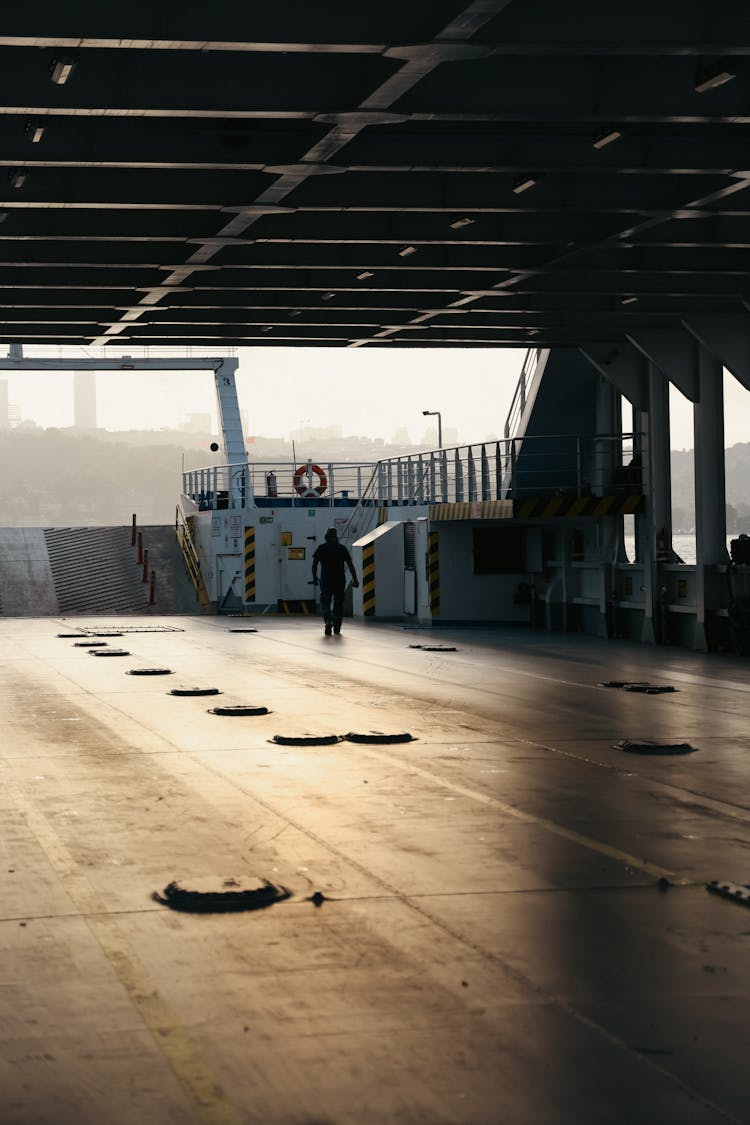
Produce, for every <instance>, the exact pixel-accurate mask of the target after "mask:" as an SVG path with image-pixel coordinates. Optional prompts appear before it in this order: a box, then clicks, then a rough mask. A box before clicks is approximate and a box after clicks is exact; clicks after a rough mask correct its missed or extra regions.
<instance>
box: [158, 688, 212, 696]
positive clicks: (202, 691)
mask: <svg viewBox="0 0 750 1125" xmlns="http://www.w3.org/2000/svg"><path fill="white" fill-rule="evenodd" d="M167 694H168V695H180V696H188V695H221V692H220V691H219V689H218V688H217V687H190V688H172V690H171V691H170V692H168V693H167Z"/></svg>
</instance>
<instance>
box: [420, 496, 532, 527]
mask: <svg viewBox="0 0 750 1125" xmlns="http://www.w3.org/2000/svg"><path fill="white" fill-rule="evenodd" d="M512 517H513V502H512V501H511V500H458V501H456V503H446V504H430V520H431V521H433V522H434V521H435V520H505V519H511V518H512Z"/></svg>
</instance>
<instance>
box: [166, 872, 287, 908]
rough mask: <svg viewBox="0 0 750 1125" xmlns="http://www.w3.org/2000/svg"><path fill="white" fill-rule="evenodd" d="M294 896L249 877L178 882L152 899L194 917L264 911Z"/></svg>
mask: <svg viewBox="0 0 750 1125" xmlns="http://www.w3.org/2000/svg"><path fill="white" fill-rule="evenodd" d="M290 896H291V891H289V890H287V888H286V887H283V886H281V885H277V884H275V883H271V882H270V881H269V880H268V879H253V878H247V877H245V876H243V877H238V878H228V879H198V880H197V881H196V882H195V883H192V884H190V885H186V884H185V883H184V882H177V881H176V880H175V881H173V882H171V883H168V884H167V886H166V887H165V888H164V891H163V893H162V894H159V892H158V891H154V893H153V894H152V896H151V897H152V898H153V899H154V901H155V902H159V903H161V905H162V906H168V907H170V908H171V909H172V910H182V911H185V912H186V913H192V914H228V913H238V912H240V911H249V910H264V909H265V908H266V907H269V906H273V904H274V903H275V902H283V900H284V899H287V898H289V897H290Z"/></svg>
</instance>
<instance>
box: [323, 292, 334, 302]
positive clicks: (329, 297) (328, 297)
mask: <svg viewBox="0 0 750 1125" xmlns="http://www.w3.org/2000/svg"><path fill="white" fill-rule="evenodd" d="M335 296H336V294H335V293H324V294H323V300H324V301H332V300H333V298H334V297H335Z"/></svg>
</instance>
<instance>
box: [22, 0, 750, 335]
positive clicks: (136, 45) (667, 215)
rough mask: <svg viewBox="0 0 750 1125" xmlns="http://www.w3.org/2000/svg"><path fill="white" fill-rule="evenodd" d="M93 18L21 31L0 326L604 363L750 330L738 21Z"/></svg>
mask: <svg viewBox="0 0 750 1125" xmlns="http://www.w3.org/2000/svg"><path fill="white" fill-rule="evenodd" d="M77 8H78V11H77V18H76V27H75V29H74V30H75V31H76V32H77V33H78V34H76V35H72V36H70V35H68V36H66V35H64V34H63V35H60V34H59V32H60V31H65V30H66V29H68V28H67V25H68V24H69V23H70V21H69V20H68V17H67V14H66V13H65V11H64V10H61V9H59V7H57V6H56V7H55V8H54V9H53V8H52V5H51V4H50V3H49V0H38V2H37V3H36V4H35V5H34V6H33V10H32V9H30V10H29V11H25V10H24V9H22V8H13V9H12V10H9V12H8V13H6V16H5V17H4V21H3V29H2V30H3V35H2V36H0V64H3V65H0V101H3V102H5V103H6V104H4V105H3V106H0V142H2V143H1V144H0V150H1V155H0V184H2V183H3V182H4V180H5V175H6V173H7V177H8V180H7V183H8V186H7V187H6V188H5V189H4V190H3V189H2V187H0V197H2V196H4V197H5V199H4V201H2V202H0V301H2V304H3V308H2V310H0V337H4V338H7V339H9V340H10V339H13V340H17V339H20V338H23V336H24V334H28V338H29V339H37V340H38V339H40V338H41V337H42V334H45V333H46V334H47V336H50V335H51V336H52V337H55V335H56V334H57V338H58V339H59V340H61V341H62V340H71V339H72V337H73V336H74V334H75V332H76V331H78V332H79V333H80V336H81V340H82V341H84V342H88V341H90V340H91V339H95V340H97V341H99V342H107V341H113V342H117V343H121V342H125V341H128V342H137V340H138V339H142V340H143V341H144V342H153V340H154V339H159V338H161V339H169V342H170V343H171V342H172V337H173V336H177V335H179V336H180V337H181V338H182V339H185V340H187V339H196V338H201V339H206V340H211V339H212V338H215V339H217V340H221V341H223V342H235V343H239V342H243V341H247V340H248V339H250V340H252V341H253V342H258V343H269V344H271V343H274V342H276V341H277V340H278V339H280V338H284V339H287V340H291V341H294V342H309V341H318V342H331V343H335V344H340V343H343V344H350V345H360V344H366V345H367V346H376V347H377V346H387V345H388V344H391V345H392V344H393V343H396V344H398V345H399V346H401V345H404V346H413V345H414V344H415V343H418V344H420V345H421V346H432V345H436V346H441V345H445V346H458V345H461V344H466V345H467V346H482V345H484V346H487V345H488V344H489V345H492V344H495V345H499V346H504V345H506V344H508V343H509V342H510V343H513V344H516V343H518V344H524V343H535V344H552V343H573V344H575V343H577V342H578V341H579V340H581V339H584V340H588V341H590V342H592V346H593V345H596V346H597V347H599V346H600V344H601V343H604V342H608V341H614V342H615V343H616V344H617V345H619V346H627V344H626V341H627V338H628V335H629V334H634V338H635V335H637V333H638V331H639V329H642V330H644V331H647V332H666V333H668V332H679V331H680V325H681V324H682V322H683V321H687V322H692V321H693V320H694V318H695V316H696V315H703V316H705V315H721V316H724V317H727V318H730V319H731V318H732V317H740V318H743V317H744V315H745V313H744V309H745V306H744V304H743V301H744V299H745V298H746V297H747V296H748V294H749V293H750V278H749V277H748V269H747V268H746V266H745V257H746V250H747V248H748V247H750V204H743V198H744V193H745V189H746V188H747V187H748V186H749V185H750V169H749V168H747V167H745V165H746V164H750V161H747V160H746V152H747V151H750V150H748V146H747V135H748V133H750V117H748V115H747V112H746V110H747V107H746V105H745V104H744V93H743V91H744V81H743V75H745V74H746V73H747V68H748V63H749V62H750V18H749V17H748V15H747V13H746V11H745V9H744V7H743V6H741V5H736V4H730V5H723V6H721V8H717V6H716V5H713V6H711V7H709V5H708V0H687V2H685V0H679V2H678V0H665V3H664V4H663V5H661V4H660V5H659V6H658V7H656V8H655V6H654V5H653V4H652V3H648V4H647V3H646V2H645V0H632V3H631V4H629V5H628V7H627V9H623V10H619V9H618V10H616V11H610V10H607V11H604V10H603V7H602V6H601V5H600V4H598V3H596V2H595V0H576V5H575V11H574V13H573V15H572V16H571V14H570V12H569V11H563V6H559V8H558V6H555V7H551V6H550V5H548V4H543V5H542V4H541V0H529V2H528V3H525V4H523V5H520V4H517V3H508V0H473V2H471V0H469V2H467V0H434V2H432V3H430V4H429V5H428V4H426V3H424V4H422V3H419V4H412V5H404V4H403V2H402V0H398V2H397V0H383V3H382V4H380V5H379V6H378V9H377V11H368V10H366V9H362V10H359V9H357V7H356V6H351V5H349V4H347V3H345V0H332V3H331V4H328V5H326V6H325V7H324V8H323V9H320V8H319V9H317V10H316V11H315V12H313V11H312V10H307V8H306V7H305V6H301V5H296V4H295V5H293V6H292V7H290V6H289V5H288V4H285V3H284V0H280V2H279V3H278V4H277V5H274V6H272V7H271V6H267V7H264V8H258V6H256V5H251V6H248V7H247V9H243V8H240V9H238V8H237V6H236V5H228V4H222V3H221V2H218V3H215V4H214V5H212V6H211V7H210V8H206V6H205V5H199V4H197V3H196V2H194V0H186V2H185V3H184V4H183V5H182V6H181V10H180V21H179V23H180V27H179V30H180V35H181V36H182V38H180V39H176V38H164V32H163V25H164V20H163V19H162V18H160V17H159V16H158V13H157V12H156V7H154V9H153V10H151V11H149V10H141V9H139V10H138V11H135V12H128V13H127V15H126V17H125V18H124V20H123V18H119V19H115V18H114V16H113V14H112V13H109V12H108V11H107V10H106V9H105V8H103V7H102V6H101V5H96V4H94V3H93V2H92V3H90V4H89V3H84V4H83V5H78V6H77ZM542 9H543V11H542ZM120 15H121V16H122V13H121V14H120ZM542 16H543V18H542ZM50 32H52V34H50ZM55 32H57V33H58V34H55ZM58 55H64V56H66V57H68V58H69V59H70V60H71V61H72V62H73V64H74V71H73V73H72V76H71V77H70V80H69V81H68V82H67V83H65V84H64V85H62V84H58V83H56V82H54V81H51V78H50V69H49V68H50V64H51V63H52V61H53V59H54V58H55V57H57V56H58ZM719 55H721V56H724V55H725V56H726V58H727V59H730V60H731V66H730V64H729V63H726V66H727V68H728V69H730V70H732V72H733V73H734V72H736V73H737V74H738V80H737V81H727V82H726V83H725V84H724V85H722V86H720V87H718V88H716V89H713V90H711V92H710V94H708V95H706V94H702V93H700V92H698V91H697V90H696V89H695V74H696V68H699V67H703V66H704V65H705V64H706V63H707V62H711V61H713V60H715V59H716V58H718V57H719ZM608 129H609V130H610V131H612V130H615V133H616V135H615V136H614V137H612V138H610V141H605V143H603V144H601V145H600V144H599V137H600V136H601V135H603V133H602V131H604V133H606V131H607V130H608ZM528 181H533V182H530V183H529V182H528ZM524 182H525V183H526V186H525V187H523V188H522V189H520V190H519V183H524ZM686 219H688V220H689V221H687V222H686V221H684V220H686ZM87 333H90V335H87Z"/></svg>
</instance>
